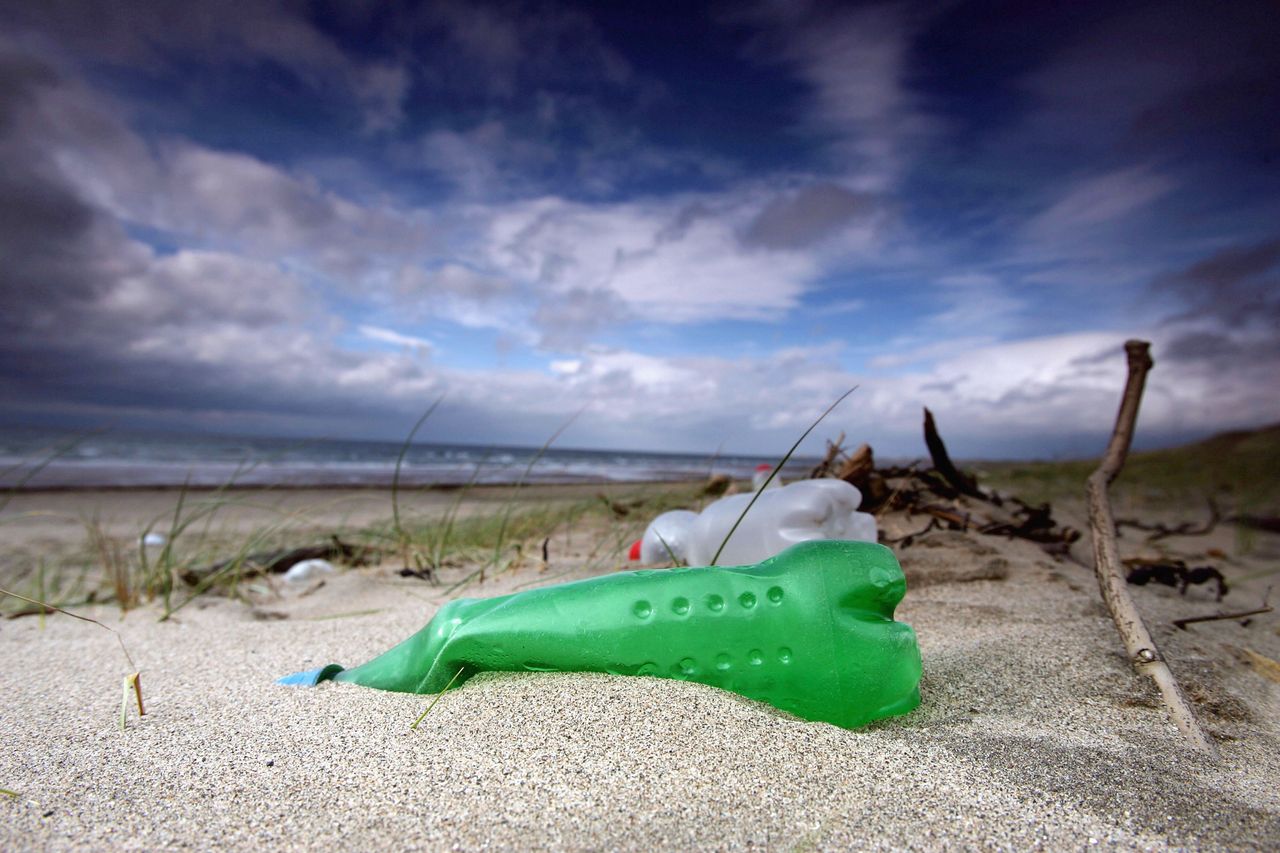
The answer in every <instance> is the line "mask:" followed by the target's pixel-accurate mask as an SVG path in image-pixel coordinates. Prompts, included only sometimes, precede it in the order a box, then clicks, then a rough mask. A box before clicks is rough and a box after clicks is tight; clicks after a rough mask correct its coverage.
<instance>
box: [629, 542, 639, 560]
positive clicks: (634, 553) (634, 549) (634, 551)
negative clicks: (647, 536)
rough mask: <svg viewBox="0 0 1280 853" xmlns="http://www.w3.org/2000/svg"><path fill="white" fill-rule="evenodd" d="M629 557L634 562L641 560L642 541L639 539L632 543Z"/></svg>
mask: <svg viewBox="0 0 1280 853" xmlns="http://www.w3.org/2000/svg"><path fill="white" fill-rule="evenodd" d="M629 557H630V559H632V560H638V559H640V540H639V539H637V540H636V541H634V542H632V543H631V553H630V554H629Z"/></svg>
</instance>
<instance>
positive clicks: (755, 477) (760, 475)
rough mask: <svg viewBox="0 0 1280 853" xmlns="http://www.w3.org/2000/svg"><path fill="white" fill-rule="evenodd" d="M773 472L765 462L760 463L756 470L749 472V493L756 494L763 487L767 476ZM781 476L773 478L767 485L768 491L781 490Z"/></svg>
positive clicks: (770, 466)
mask: <svg viewBox="0 0 1280 853" xmlns="http://www.w3.org/2000/svg"><path fill="white" fill-rule="evenodd" d="M772 472H773V466H772V465H770V464H768V463H767V462H761V463H760V464H759V465H757V466H756V470H755V471H753V472H751V491H753V492H758V491H760V490H761V489H763V488H764V487H765V485H764V484H765V481H766V480H768V479H769V474H770V473H772ZM781 486H782V475H781V474H779V475H778V476H777V477H774V478H773V480H772V482H770V483H769V488H770V489H777V488H781Z"/></svg>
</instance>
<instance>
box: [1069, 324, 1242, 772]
mask: <svg viewBox="0 0 1280 853" xmlns="http://www.w3.org/2000/svg"><path fill="white" fill-rule="evenodd" d="M1124 348H1125V353H1126V354H1127V356H1128V362H1129V378H1128V381H1127V382H1126V383H1125V389H1124V396H1123V398H1122V399H1121V401H1120V411H1119V413H1118V414H1117V415H1116V426H1115V430H1114V431H1113V432H1112V434H1111V441H1110V443H1108V445H1107V451H1106V454H1105V455H1104V456H1103V457H1102V464H1100V465H1099V466H1098V470H1096V471H1094V472H1093V474H1091V475H1090V476H1089V480H1088V484H1087V486H1086V490H1087V495H1088V499H1089V527H1090V531H1091V533H1092V538H1093V556H1094V571H1095V573H1096V574H1097V576H1098V588H1099V589H1100V590H1101V592H1102V599H1103V601H1105V602H1106V604H1107V609H1108V610H1110V611H1111V618H1112V619H1113V620H1115V623H1116V630H1117V631H1119V632H1120V639H1121V640H1122V641H1123V642H1124V646H1125V649H1126V651H1127V652H1128V653H1129V661H1130V662H1131V663H1132V664H1133V667H1134V669H1136V670H1137V671H1138V672H1140V673H1142V674H1143V675H1146V676H1148V677H1150V678H1151V679H1152V680H1154V681H1155V683H1156V685H1157V686H1158V687H1159V688H1160V695H1161V697H1162V698H1163V700H1164V704H1165V707H1166V708H1168V709H1169V716H1170V717H1171V718H1172V719H1173V722H1174V724H1175V725H1176V726H1177V727H1178V728H1179V729H1180V730H1181V731H1182V733H1183V735H1185V736H1186V738H1187V740H1188V741H1190V742H1191V744H1192V745H1193V746H1195V747H1196V748H1198V749H1200V750H1202V751H1204V752H1205V753H1208V754H1209V755H1211V756H1214V757H1217V754H1218V749H1217V747H1216V746H1215V745H1214V744H1213V741H1211V740H1209V738H1208V736H1206V735H1205V733H1204V730H1203V729H1201V727H1200V722H1199V721H1198V720H1197V719H1196V715H1195V712H1194V711H1193V710H1192V708H1191V705H1190V703H1188V702H1187V698H1186V696H1184V695H1183V693H1182V688H1181V687H1179V686H1178V681H1177V679H1176V678H1174V676H1173V672H1172V671H1171V670H1170V669H1169V665H1168V664H1167V663H1166V662H1165V660H1164V658H1163V656H1161V654H1160V650H1159V649H1158V648H1157V647H1156V644H1155V640H1153V639H1152V638H1151V634H1150V632H1148V631H1147V626H1146V625H1145V624H1144V623H1143V621H1142V617H1141V616H1140V615H1139V614H1138V609H1137V608H1136V607H1135V606H1134V604H1133V599H1132V598H1131V597H1130V596H1129V590H1128V588H1127V586H1126V584H1125V579H1124V575H1123V574H1122V573H1121V563H1120V555H1119V552H1118V550H1117V548H1116V530H1115V518H1114V516H1113V515H1112V512H1111V499H1110V497H1109V496H1108V494H1107V487H1108V486H1109V485H1111V482H1112V481H1113V480H1115V478H1116V476H1117V475H1118V474H1119V473H1120V469H1121V468H1123V467H1124V460H1125V457H1126V456H1128V454H1129V445H1130V443H1131V442H1132V440H1133V430H1134V424H1135V422H1136V421H1137V419H1138V406H1139V404H1140V403H1141V402H1142V389H1143V386H1144V385H1145V384H1146V379H1147V371H1149V370H1150V369H1151V365H1152V361H1151V356H1150V344H1148V343H1147V342H1146V341H1127V342H1125V345H1124Z"/></svg>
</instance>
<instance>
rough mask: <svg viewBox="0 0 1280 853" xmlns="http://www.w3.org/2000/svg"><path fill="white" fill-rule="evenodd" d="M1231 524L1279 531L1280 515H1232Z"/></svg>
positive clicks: (1253, 528) (1273, 531) (1274, 531)
mask: <svg viewBox="0 0 1280 853" xmlns="http://www.w3.org/2000/svg"><path fill="white" fill-rule="evenodd" d="M1228 520H1229V521H1231V522H1232V523H1233V524H1238V525H1240V526H1241V527H1248V528H1250V529H1252V530H1265V531H1267V532H1269V533H1280V517H1277V516H1268V515H1233V516H1231V518H1230V519H1228Z"/></svg>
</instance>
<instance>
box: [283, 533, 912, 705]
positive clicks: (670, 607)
mask: <svg viewBox="0 0 1280 853" xmlns="http://www.w3.org/2000/svg"><path fill="white" fill-rule="evenodd" d="M905 592H906V580H905V578H904V577H903V575H902V569H901V568H899V566H898V561H897V560H896V559H895V558H894V556H893V553H892V552H891V551H890V550H889V549H888V548H885V547H883V546H881V545H875V544H872V543H868V542H844V541H830V540H828V541H815V542H804V543H801V544H799V545H795V546H793V547H791V548H789V549H787V550H786V551H783V552H782V553H781V554H779V555H777V556H776V557H772V558H770V559H768V560H765V561H763V562H761V563H759V564H757V565H754V566H742V567H736V568H722V567H710V568H698V569H668V570H657V571H636V572H620V573H618V574H613V575H606V576H604V577H599V578H592V579H590V580H583V581H576V582H573V583H566V584H559V585H557V586H549V587H544V588H542V589H532V590H527V591H525V592H519V593H515V594H514V595H506V596H500V597H498V598H487V599H468V598H462V599H457V600H455V601H451V602H449V603H448V604H446V605H445V606H444V607H442V608H440V610H439V612H437V613H436V615H435V617H434V618H433V619H432V620H431V621H430V622H428V623H427V625H426V627H424V628H423V629H422V630H421V631H419V632H418V633H416V634H414V635H413V636H412V637H409V638H408V639H407V640H405V641H404V642H402V643H400V644H399V645H398V646H395V647H394V648H392V649H391V650H389V651H387V652H386V653H384V654H382V655H380V656H379V657H376V658H374V659H373V660H371V661H369V662H368V663H365V664H363V665H361V666H358V667H355V668H354V669H342V668H341V667H339V666H337V665H335V664H331V665H329V666H327V667H324V668H322V669H317V670H311V671H309V672H304V673H297V674H296V675H293V676H288V677H286V678H284V679H281V681H282V682H283V683H289V684H316V683H319V682H320V681H325V680H329V679H332V680H334V681H349V682H353V683H355V684H361V685H364V686H366V687H375V688H378V689H381V690H394V691H399V692H405V693H438V692H440V691H441V690H443V689H445V687H446V685H448V683H449V681H450V680H451V679H453V678H454V677H455V676H458V677H457V681H456V683H458V684H460V683H461V682H463V681H465V680H466V679H467V678H470V677H471V676H473V675H475V674H476V673H478V672H549V671H556V672H607V673H612V674H615V675H651V676H656V677H658V678H675V679H679V680H681V681H697V682H701V683H702V684H709V685H712V686H714V687H719V688H722V689H724V690H730V691H733V692H734V693H739V694H741V695H743V696H747V697H750V698H751V699H756V700H759V701H761V702H767V703H768V704H770V705H773V706H775V707H777V708H781V709H782V710H784V711H789V712H790V713H792V714H795V715H796V716H797V717H802V718H804V719H806V720H819V721H823V722H828V723H834V724H835V725H837V726H844V727H845V728H854V727H856V726H861V725H864V724H866V723H869V722H871V721H872V720H877V719H880V718H882V717H889V716H893V715H895V714H905V713H907V712H908V711H910V710H912V709H913V708H915V707H916V706H917V705H918V704H919V703H920V692H919V681H920V651H919V648H918V646H917V645H916V637H915V632H914V631H912V630H911V627H910V626H908V625H906V624H903V623H901V622H895V621H893V610H894V607H896V606H897V604H898V602H899V601H901V600H902V596H903V594H904V593H905ZM459 671H461V674H460V675H459Z"/></svg>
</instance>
